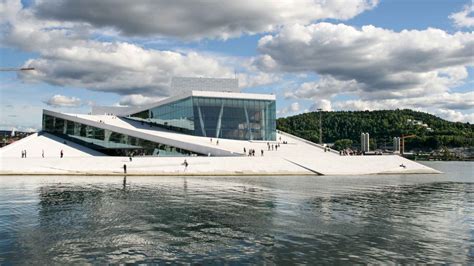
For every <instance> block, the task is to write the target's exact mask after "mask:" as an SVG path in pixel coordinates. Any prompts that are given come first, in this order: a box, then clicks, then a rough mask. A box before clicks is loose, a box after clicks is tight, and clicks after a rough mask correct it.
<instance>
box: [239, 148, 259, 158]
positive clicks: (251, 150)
mask: <svg viewBox="0 0 474 266" xmlns="http://www.w3.org/2000/svg"><path fill="white" fill-rule="evenodd" d="M244 154H247V151H246V149H245V148H244ZM261 155H262V156H263V150H262V153H261ZM248 156H255V150H254V149H249V153H248Z"/></svg>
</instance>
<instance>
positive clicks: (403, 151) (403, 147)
mask: <svg viewBox="0 0 474 266" xmlns="http://www.w3.org/2000/svg"><path fill="white" fill-rule="evenodd" d="M414 137H416V135H402V137H401V138H400V139H401V140H402V143H401V145H402V148H401V150H402V154H405V139H409V138H414Z"/></svg>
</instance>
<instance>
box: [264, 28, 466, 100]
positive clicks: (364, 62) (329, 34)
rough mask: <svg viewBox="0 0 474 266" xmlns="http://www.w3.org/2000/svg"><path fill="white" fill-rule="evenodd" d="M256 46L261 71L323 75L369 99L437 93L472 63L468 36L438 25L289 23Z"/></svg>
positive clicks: (456, 81) (454, 82) (459, 80)
mask: <svg viewBox="0 0 474 266" xmlns="http://www.w3.org/2000/svg"><path fill="white" fill-rule="evenodd" d="M258 49H259V51H260V52H261V53H262V54H263V55H262V57H261V60H260V61H259V62H257V65H258V66H259V67H260V68H262V69H264V70H267V71H290V72H306V71H311V72H315V73H318V74H320V75H323V76H325V77H326V80H323V82H324V81H328V80H330V79H329V78H328V77H332V78H333V80H332V83H335V81H334V80H338V81H340V82H349V83H352V84H344V85H349V87H350V88H355V87H357V88H358V89H360V90H362V91H364V93H365V94H372V98H395V97H405V96H406V95H412V96H414V95H418V96H420V95H423V94H424V93H426V92H427V91H432V92H434V91H436V92H443V91H446V90H447V89H448V88H449V87H452V86H456V85H459V84H462V80H463V79H465V78H466V77H467V75H468V74H467V71H466V66H472V65H474V62H473V59H472V51H473V50H474V34H473V33H464V32H457V33H455V34H449V33H446V32H444V31H442V30H439V29H427V30H423V31H418V30H403V31H401V32H394V31H391V30H386V29H381V28H377V27H374V26H364V27H362V28H361V29H357V28H355V27H352V26H347V25H343V24H338V25H334V24H330V23H318V24H312V25H309V26H301V25H293V26H288V27H285V28H284V29H283V30H282V31H281V32H279V33H278V34H277V35H275V36H270V35H269V36H265V37H263V38H262V39H261V40H260V41H259V46H258ZM323 82H320V83H319V84H320V86H323V85H324V84H323ZM354 82H356V83H357V84H355V83H354ZM316 90H321V88H316ZM367 97H370V96H369V95H367Z"/></svg>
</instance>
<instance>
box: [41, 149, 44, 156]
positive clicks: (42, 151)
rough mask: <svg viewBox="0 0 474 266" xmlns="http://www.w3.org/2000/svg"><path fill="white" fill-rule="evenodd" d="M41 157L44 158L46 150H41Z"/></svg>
mask: <svg viewBox="0 0 474 266" xmlns="http://www.w3.org/2000/svg"><path fill="white" fill-rule="evenodd" d="M41 157H43V158H44V150H41Z"/></svg>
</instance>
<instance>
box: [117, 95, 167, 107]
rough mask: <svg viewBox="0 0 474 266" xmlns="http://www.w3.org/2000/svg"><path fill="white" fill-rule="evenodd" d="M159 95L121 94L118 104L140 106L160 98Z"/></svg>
mask: <svg viewBox="0 0 474 266" xmlns="http://www.w3.org/2000/svg"><path fill="white" fill-rule="evenodd" d="M162 99H163V98H161V97H146V96H143V95H141V94H131V95H126V96H123V97H122V98H121V99H120V102H119V103H118V105H120V106H141V105H146V104H151V103H155V102H158V101H160V100H162Z"/></svg>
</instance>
